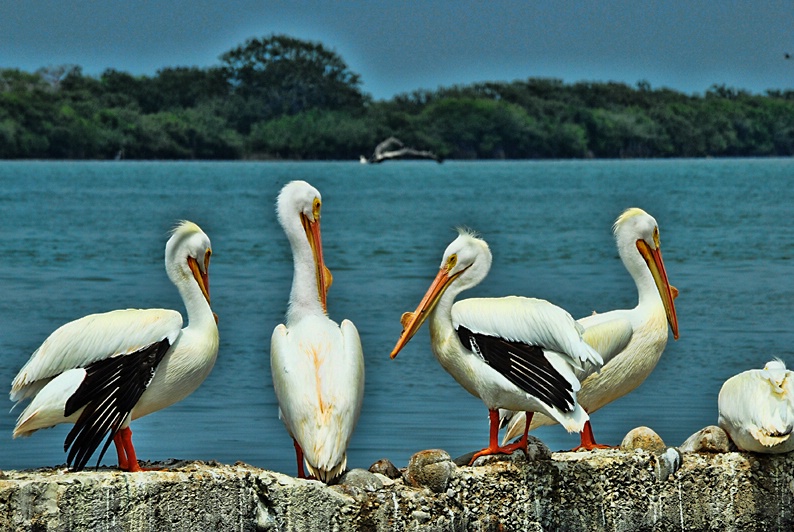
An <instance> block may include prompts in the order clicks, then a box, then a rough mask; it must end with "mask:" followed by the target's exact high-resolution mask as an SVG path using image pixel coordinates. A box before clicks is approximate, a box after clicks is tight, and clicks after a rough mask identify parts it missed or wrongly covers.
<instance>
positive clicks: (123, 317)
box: [10, 309, 182, 401]
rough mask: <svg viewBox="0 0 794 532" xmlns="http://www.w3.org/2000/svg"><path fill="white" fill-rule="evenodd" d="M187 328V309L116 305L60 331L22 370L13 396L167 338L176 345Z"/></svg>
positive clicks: (30, 393) (19, 396) (29, 393)
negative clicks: (122, 307)
mask: <svg viewBox="0 0 794 532" xmlns="http://www.w3.org/2000/svg"><path fill="white" fill-rule="evenodd" d="M181 329H182V316H181V314H180V313H179V312H176V311H174V310H165V309H145V310H143V309H126V310H114V311H111V312H105V313H101V314H90V315H88V316H85V317H83V318H80V319H78V320H75V321H72V322H69V323H67V324H65V325H62V326H61V327H59V328H58V329H57V330H55V331H54V332H53V333H52V334H51V335H50V336H49V337H48V338H47V339H46V340H45V341H44V343H43V344H42V345H41V346H40V347H39V348H38V349H37V350H36V351H35V352H34V353H33V355H32V356H31V357H30V360H28V362H27V363H26V364H25V365H24V366H23V367H22V369H21V370H19V373H18V374H17V376H16V378H15V379H14V382H13V383H12V385H11V394H10V396H11V400H12V401H21V400H23V399H25V398H27V397H31V396H33V395H35V394H36V393H38V392H39V390H41V389H42V388H43V387H44V386H45V385H46V384H47V382H49V381H50V380H51V379H52V378H53V377H55V376H57V375H59V374H61V373H63V372H64V371H66V370H70V369H76V368H85V367H88V366H89V365H90V364H92V363H95V362H97V361H100V360H105V359H108V358H111V357H118V356H122V355H129V354H132V353H137V352H139V351H141V350H142V349H145V348H147V347H149V346H151V345H152V344H156V343H158V342H161V341H162V340H164V339H167V340H168V343H169V344H170V345H173V343H174V342H175V341H176V338H177V337H178V336H179V333H180V330H181Z"/></svg>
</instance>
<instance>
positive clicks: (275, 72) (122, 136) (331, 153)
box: [0, 35, 794, 160]
mask: <svg viewBox="0 0 794 532" xmlns="http://www.w3.org/2000/svg"><path fill="white" fill-rule="evenodd" d="M219 59H220V63H219V64H218V65H217V66H213V67H209V68H197V67H173V68H164V69H161V70H159V71H158V72H157V73H156V74H155V75H154V76H133V75H131V74H129V73H126V72H122V71H118V70H114V69H108V70H106V71H104V72H103V73H102V74H101V75H99V76H89V75H85V74H83V72H82V69H81V68H80V67H79V66H74V65H67V66H57V67H46V68H42V69H40V70H38V71H36V72H32V73H30V72H24V71H21V70H19V69H14V68H3V69H0V158H3V159H28V158H39V159H113V158H122V157H123V158H128V159H297V160H316V159H337V160H338V159H343V160H344V159H353V160H355V159H358V157H359V155H365V156H367V155H370V154H371V152H372V150H373V148H374V147H375V146H376V145H377V144H378V143H379V142H380V141H382V140H383V139H385V138H388V137H391V136H394V137H398V138H399V139H401V140H402V141H403V142H404V143H405V144H406V145H410V146H413V147H416V148H420V149H423V150H430V151H433V152H434V153H436V154H437V155H439V156H440V157H443V158H451V159H502V158H508V159H537V158H589V157H594V158H636V157H724V156H786V155H792V154H794V91H792V90H769V91H767V92H766V93H765V94H763V95H759V94H751V93H749V92H747V91H744V90H739V89H734V88H731V87H726V86H724V85H715V86H712V87H711V88H710V89H709V90H707V91H706V92H705V94H703V95H687V94H683V93H680V92H677V91H674V90H671V89H666V88H660V89H653V88H651V86H650V84H648V83H647V82H644V81H641V82H638V83H637V85H636V86H630V85H627V84H624V83H614V82H609V83H590V82H580V83H573V84H566V83H563V82H562V81H561V80H557V79H545V78H528V79H526V80H521V81H512V82H492V83H477V84H471V85H465V86H453V87H445V88H439V89H437V90H417V91H415V92H412V93H405V94H400V95H397V96H395V97H394V98H392V99H390V100H383V101H375V100H373V98H372V97H371V96H369V95H368V94H366V93H364V92H363V91H362V89H361V84H362V81H361V76H360V75H358V74H356V73H354V72H352V71H351V70H350V68H349V67H348V66H347V64H346V63H345V62H344V60H343V59H342V58H341V57H340V56H339V55H338V54H337V53H336V52H334V51H332V50H329V49H327V48H326V47H325V46H323V45H322V44H320V43H315V42H309V41H303V40H300V39H295V38H292V37H289V36H285V35H271V36H267V37H263V38H261V39H260V38H253V39H249V40H248V41H246V42H245V43H244V44H242V45H240V46H238V47H236V48H234V49H232V50H229V51H228V52H226V53H224V54H222V55H221V56H220V58H219Z"/></svg>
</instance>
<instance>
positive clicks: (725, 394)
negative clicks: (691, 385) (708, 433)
mask: <svg viewBox="0 0 794 532" xmlns="http://www.w3.org/2000/svg"><path fill="white" fill-rule="evenodd" d="M718 406H719V426H720V427H722V429H723V430H724V431H725V432H727V433H728V436H730V438H731V440H733V443H735V444H736V447H738V448H739V449H740V450H742V451H752V452H756V453H787V452H789V451H792V450H794V438H792V437H791V433H792V431H794V372H792V371H790V370H787V369H786V365H785V364H784V363H783V361H782V360H779V359H775V360H771V361H770V362H767V364H766V366H764V369H751V370H748V371H744V372H742V373H739V374H738V375H735V376H733V377H731V378H730V379H728V380H727V381H725V384H723V385H722V388H721V389H720V395H719V400H718Z"/></svg>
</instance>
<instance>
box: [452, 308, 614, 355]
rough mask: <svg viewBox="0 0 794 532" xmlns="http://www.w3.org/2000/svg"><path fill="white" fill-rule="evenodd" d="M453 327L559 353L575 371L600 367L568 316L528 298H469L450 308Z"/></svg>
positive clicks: (592, 351) (579, 331)
mask: <svg viewBox="0 0 794 532" xmlns="http://www.w3.org/2000/svg"><path fill="white" fill-rule="evenodd" d="M452 324H453V326H454V327H455V328H456V329H457V328H458V327H459V326H460V325H463V326H464V327H466V328H467V329H469V330H470V331H472V332H475V333H480V334H485V335H489V336H497V337H500V338H504V339H505V340H507V341H510V342H521V343H524V344H527V345H530V346H538V347H542V348H544V349H547V350H550V351H554V352H556V353H559V354H560V355H561V356H562V357H563V358H564V359H565V360H566V361H567V362H568V363H569V364H571V365H572V366H573V367H575V368H582V365H583V364H584V363H589V364H594V365H598V366H600V365H601V364H603V360H602V358H601V355H599V354H598V352H597V351H595V350H594V349H593V348H592V347H590V346H589V345H587V343H585V342H584V341H583V340H582V332H583V328H582V326H581V325H579V324H578V323H576V321H575V320H574V319H573V318H572V317H571V315H570V314H568V312H566V311H565V310H563V309H561V308H560V307H558V306H556V305H552V304H551V303H549V302H548V301H545V300H542V299H534V298H527V297H518V296H510V297H502V298H471V299H464V300H462V301H458V302H457V303H455V304H454V305H453V306H452Z"/></svg>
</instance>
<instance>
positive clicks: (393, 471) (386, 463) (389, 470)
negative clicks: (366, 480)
mask: <svg viewBox="0 0 794 532" xmlns="http://www.w3.org/2000/svg"><path fill="white" fill-rule="evenodd" d="M369 471H370V472H371V473H380V474H381V475H383V476H384V477H388V478H392V479H394V478H399V477H400V476H401V475H402V473H400V470H399V469H397V468H396V467H395V466H394V464H393V463H391V461H390V460H388V459H386V458H381V459H380V460H378V461H377V462H375V463H374V464H372V465H371V466H369Z"/></svg>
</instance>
